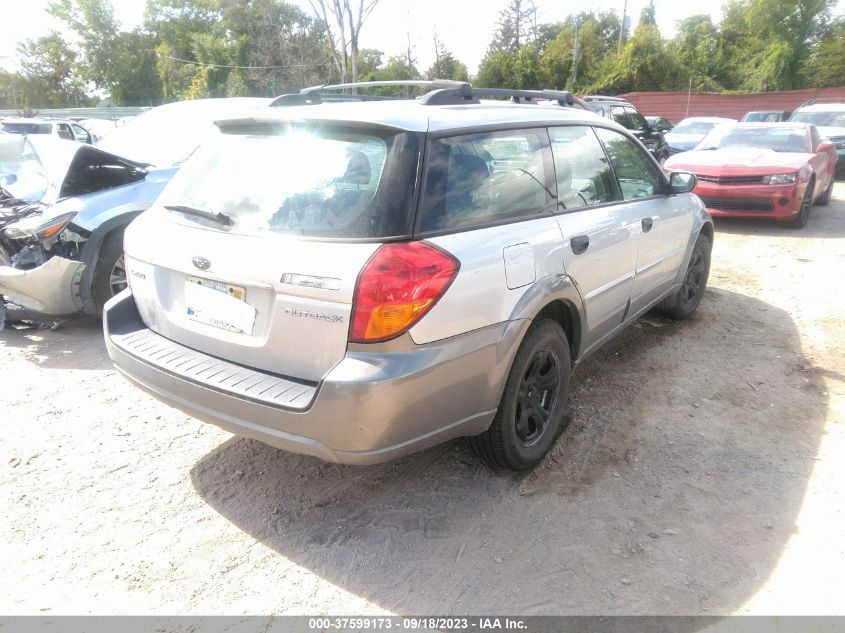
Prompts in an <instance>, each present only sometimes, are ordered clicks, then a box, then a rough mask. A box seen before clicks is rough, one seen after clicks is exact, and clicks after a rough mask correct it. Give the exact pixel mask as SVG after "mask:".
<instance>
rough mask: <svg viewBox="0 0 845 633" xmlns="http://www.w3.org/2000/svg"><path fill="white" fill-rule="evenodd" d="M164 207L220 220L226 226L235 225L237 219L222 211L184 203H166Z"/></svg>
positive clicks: (216, 220)
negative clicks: (196, 207) (197, 207)
mask: <svg viewBox="0 0 845 633" xmlns="http://www.w3.org/2000/svg"><path fill="white" fill-rule="evenodd" d="M164 208H165V209H167V210H169V211H178V212H179V213H184V214H185V215H196V216H198V217H201V218H206V219H208V220H214V221H215V222H219V223H220V224H225V225H226V226H234V224H235V221H234V220H233V219H232V218H231V217H229V216H228V215H226V214H225V213H222V212H220V211H206V210H205V209H195V208H194V207H186V206H185V205H182V204H166V205H164Z"/></svg>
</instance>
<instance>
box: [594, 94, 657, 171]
mask: <svg viewBox="0 0 845 633" xmlns="http://www.w3.org/2000/svg"><path fill="white" fill-rule="evenodd" d="M581 98H582V100H583V101H584V102H585V103H586V104H587V106H589V108H590V110H592V111H593V112H595V113H596V114H599V115H601V116H603V117H605V118H606V119H612V120H613V121H616V122H617V123H618V124H619V125H621V126H622V127H624V128H625V129H627V130H629V131H630V132H631V134H633V135H634V136H636V137H637V140H639V141H640V143H642V144H643V145H645V148H646V149H647V150H648V151H649V152H651V155H652V156H654V157H655V158H656V159H657V162H659V163H661V164H662V163H663V162H664V161H665V160H666V159H667V158H669V156H670V152H669V146H668V145H667V144H666V141H665V140H664V138H663V134H661V133H660V132H659V131H658V130H656V129H655V128H653V127H651V125H649V123H648V121H646V119H645V117H644V116H643V115H642V114H640V112H639V110H637V109H636V108H635V107H634V104H633V103H631V102H630V101H626V100H625V99H620V98H619V97H605V96H602V95H587V96H585V97H581Z"/></svg>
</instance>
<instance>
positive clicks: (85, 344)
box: [0, 317, 112, 369]
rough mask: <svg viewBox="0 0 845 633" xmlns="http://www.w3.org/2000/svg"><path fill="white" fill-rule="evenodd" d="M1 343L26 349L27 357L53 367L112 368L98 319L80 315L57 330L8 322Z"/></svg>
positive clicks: (40, 365) (1, 335) (0, 344)
mask: <svg viewBox="0 0 845 633" xmlns="http://www.w3.org/2000/svg"><path fill="white" fill-rule="evenodd" d="M0 346H3V347H9V348H11V347H18V348H24V349H25V350H26V352H25V358H26V359H27V360H28V361H30V362H32V363H34V364H36V365H38V366H39V367H49V368H52V369H111V366H112V365H111V361H110V360H109V357H108V354H107V353H106V345H105V343H104V342H103V326H102V323H101V321H100V319H99V318H96V317H78V318H75V319H73V320H70V321H66V322H64V323H61V324H60V325H59V326H58V327H57V328H56V329H50V328H49V327H45V326H38V325H35V324H32V323H28V322H22V323H18V322H8V323H6V327H5V329H4V330H3V331H2V332H0Z"/></svg>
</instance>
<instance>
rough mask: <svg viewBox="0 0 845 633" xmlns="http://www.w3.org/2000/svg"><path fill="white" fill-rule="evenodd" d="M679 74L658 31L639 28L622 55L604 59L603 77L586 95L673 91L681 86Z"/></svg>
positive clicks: (626, 43)
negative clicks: (593, 93)
mask: <svg viewBox="0 0 845 633" xmlns="http://www.w3.org/2000/svg"><path fill="white" fill-rule="evenodd" d="M681 74H682V73H681V69H680V67H679V66H678V64H677V62H676V61H675V59H674V58H673V57H672V55H671V54H670V53H669V52H668V51H667V50H666V47H665V45H664V43H663V39H662V38H661V37H660V32H659V31H658V30H657V27H656V26H654V25H653V24H640V25H639V26H637V28H636V30H635V31H634V34H633V36H632V37H631V38H630V39H629V40H628V41H627V42H625V46H624V47H623V48H622V51H621V52H620V53H618V54H613V53H611V54H610V55H609V56H608V57H607V58H606V60H605V62H604V67H603V72H602V75H601V76H600V77H599V79H598V80H596V82H595V83H594V84H592V85H591V86H590V87H588V88H587V91H588V92H609V93H611V94H618V93H623V92H633V91H635V90H642V91H650V90H658V91H659V90H672V89H674V88H676V87H677V86H678V85H679V84H680V83H681V81H682V80H681Z"/></svg>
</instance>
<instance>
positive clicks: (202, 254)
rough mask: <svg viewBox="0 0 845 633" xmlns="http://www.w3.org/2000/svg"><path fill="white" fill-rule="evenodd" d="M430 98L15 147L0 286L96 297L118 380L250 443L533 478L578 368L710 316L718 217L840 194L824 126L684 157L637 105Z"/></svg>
mask: <svg viewBox="0 0 845 633" xmlns="http://www.w3.org/2000/svg"><path fill="white" fill-rule="evenodd" d="M414 83H415V85H420V84H422V85H424V86H425V87H427V88H428V90H429V91H428V92H426V93H425V94H424V95H422V96H421V97H420V98H417V99H415V100H410V101H408V100H396V99H384V100H379V99H377V98H374V97H373V96H372V95H366V94H365V95H345V96H340V95H338V94H337V92H336V90H340V89H342V88H344V87H320V88H316V89H310V90H305V91H302V92H301V93H297V94H292V95H283V96H281V97H279V98H277V99H275V100H274V101H272V103H271V102H270V101H269V100H256V99H253V100H249V99H241V100H238V99H223V100H203V101H195V102H183V103H177V104H170V105H168V106H161V107H159V108H156V109H153V110H151V111H149V112H147V113H146V114H143V115H141V116H139V117H137V118H136V119H135V120H133V121H132V122H130V123H129V124H127V125H125V126H123V127H121V128H119V129H118V130H116V131H114V132H113V133H112V134H111V135H110V136H109V137H107V139H106V140H105V141H103V142H102V143H100V144H99V145H97V146H94V147H91V146H88V145H83V144H79V143H68V142H67V141H60V142H56V141H55V140H53V139H49V140H48V139H38V138H36V136H34V135H27V136H21V137H18V138H15V139H12V140H9V139H8V138H3V139H0V140H2V142H0V185H2V190H0V260H2V261H0V292H3V293H4V294H6V295H7V297H8V298H9V299H10V300H11V301H13V302H14V303H16V304H17V305H19V306H22V307H23V308H25V309H26V310H28V311H30V312H31V313H33V314H36V313H37V314H41V315H48V316H51V317H55V316H67V315H72V314H78V313H80V312H90V313H97V312H99V311H101V310H102V312H103V318H104V331H105V341H106V345H107V348H108V351H109V354H110V356H111V358H112V359H113V361H114V363H115V365H116V367H117V368H118V369H119V370H120V371H121V372H122V373H123V374H124V375H125V376H127V377H128V378H129V379H130V380H131V381H132V382H134V383H135V384H137V385H138V386H140V387H141V388H143V389H145V390H146V391H148V392H150V393H151V394H153V395H154V396H155V397H157V398H159V399H161V400H163V401H164V402H167V403H169V404H171V405H173V406H175V407H178V408H180V409H181V410H183V411H186V412H187V413H189V414H190V415H192V416H195V417H197V418H199V419H202V420H206V421H208V422H212V423H214V424H217V425H219V426H221V427H223V428H226V429H228V430H230V431H232V432H234V433H237V434H240V435H245V436H248V437H252V438H255V439H258V440H261V441H263V442H266V443H268V444H270V445H273V446H276V447H280V448H283V449H285V450H290V451H294V452H298V453H305V454H309V455H314V456H317V457H320V458H322V459H325V460H328V461H335V462H342V463H351V464H368V463H375V462H380V461H385V460H389V459H394V458H396V457H399V456H402V455H405V454H408V453H411V452H414V451H417V450H421V449H424V448H426V447H429V446H432V445H435V444H438V443H440V442H443V441H446V440H449V439H451V438H456V437H463V436H466V437H469V438H470V443H471V445H472V446H473V448H474V449H475V450H476V452H477V453H478V454H479V455H480V456H481V457H482V458H484V459H485V460H487V461H488V462H489V463H490V464H492V465H494V466H496V467H501V468H508V469H513V470H523V469H527V468H531V467H533V466H535V465H536V464H538V463H539V462H540V461H541V460H542V459H543V457H544V456H545V455H546V453H547V452H548V451H549V449H550V448H551V446H552V445H553V444H554V442H555V441H556V438H557V436H558V435H559V433H560V432H561V430H562V429H563V428H564V426H565V423H566V420H567V400H568V393H569V377H570V374H571V372H572V370H573V369H574V368H575V367H576V366H577V365H578V364H579V363H581V362H582V361H583V360H584V359H585V358H587V357H588V356H589V355H590V354H592V353H593V352H594V351H596V350H597V349H599V348H600V347H601V346H602V345H603V344H604V343H605V342H607V341H608V340H610V339H611V338H612V337H613V336H615V335H616V334H617V333H619V332H620V331H621V330H623V329H624V328H625V327H626V326H627V325H629V324H630V323H631V322H632V321H634V320H635V319H637V318H638V317H639V316H640V315H642V314H644V313H645V312H646V311H648V310H651V309H653V308H658V309H660V310H662V311H663V312H664V314H666V315H668V316H670V317H671V318H676V319H686V318H689V317H691V316H692V315H693V313H694V312H695V311H696V309H697V307H698V305H699V303H700V302H701V300H702V297H703V294H704V289H705V287H706V284H707V279H708V273H709V268H710V254H711V250H712V244H713V238H714V228H713V222H712V219H711V215H710V214H709V213H708V210H707V209H708V208H710V209H712V211H713V213H714V214H723V215H724V214H743V215H748V214H753V215H754V216H755V217H758V216H759V217H773V218H776V219H786V220H789V221H791V222H793V223H794V224H796V225H799V224H802V223H806V219H807V213H808V212H809V206H810V205H812V204H813V202H817V203H819V204H823V203H825V202H826V201H827V200H829V199H830V194H831V188H832V183H833V168H834V167H835V165H836V163H837V154H836V148H835V146H834V144H833V143H832V142H830V141H829V140H827V139H824V138H822V136H821V135H820V134H819V131H818V130H817V129H816V128H815V127H814V126H813V125H812V124H808V123H736V122H733V121H731V122H730V123H729V124H728V123H725V122H724V121H721V122H720V121H718V120H716V121H712V120H701V121H698V122H697V123H698V124H700V126H701V127H695V126H693V125H692V124H690V125H689V126H688V127H687V128H686V131H684V130H685V128H684V127H682V126H678V127H680V128H681V129H680V130H678V129H677V128H676V129H675V130H674V131H673V132H674V133H675V134H677V135H678V136H679V137H682V136H683V135H684V134H686V135H689V136H696V137H697V138H698V139H699V140H698V144H697V146H696V149H695V150H693V151H685V152H679V153H675V154H674V155H671V152H670V146H669V144H668V143H667V142H666V140H665V139H664V137H663V135H662V133H661V132H660V131H659V130H658V129H657V126H658V125H661V123H660V122H655V123H654V125H652V124H650V123H648V122H647V121H646V120H645V118H644V117H642V115H641V114H640V113H639V112H637V111H636V108H634V107H633V106H632V105H631V104H630V103H629V102H626V101H624V100H621V99H618V98H612V97H601V96H588V97H585V98H583V99H577V98H575V97H573V95H571V94H570V93H568V92H555V91H522V90H503V89H484V88H474V87H472V86H471V85H470V84H468V83H463V82H450V81H432V82H414ZM367 85H368V84H362V85H360V86H358V87H359V88H360V89H361V90H364V89H365V88H366V87H367ZM369 85H370V86H371V85H373V84H369ZM378 85H381V84H380V83H379V84H378ZM493 97H508V98H509V99H510V101H508V102H505V101H495V100H491V98H493ZM691 123H692V122H691ZM705 128H706V129H705ZM699 134H700V136H698V135H699ZM8 136H10V137H11V135H8ZM679 142H680V141H679ZM689 142H690V145H692V142H694V140H693V141H689ZM48 143H51V145H49V146H48ZM59 144H61V147H58V145H59ZM737 187H739V188H740V189H741V191H739V192H737V191H736V188H737ZM693 190H694V191H695V192H696V193H698V194H699V195H694V194H693V193H692V192H693ZM124 249H125V252H124ZM4 264H5V265H4Z"/></svg>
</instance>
